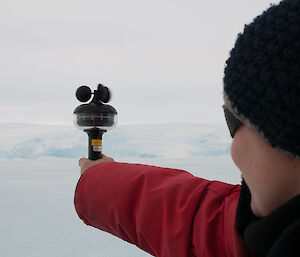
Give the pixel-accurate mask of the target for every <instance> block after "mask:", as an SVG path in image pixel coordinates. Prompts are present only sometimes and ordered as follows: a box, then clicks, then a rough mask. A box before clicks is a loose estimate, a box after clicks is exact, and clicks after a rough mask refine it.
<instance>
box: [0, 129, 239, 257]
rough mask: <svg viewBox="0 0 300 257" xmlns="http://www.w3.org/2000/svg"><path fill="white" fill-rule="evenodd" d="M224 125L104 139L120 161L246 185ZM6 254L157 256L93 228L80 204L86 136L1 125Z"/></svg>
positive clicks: (0, 251) (121, 132) (1, 251)
mask: <svg viewBox="0 0 300 257" xmlns="http://www.w3.org/2000/svg"><path fill="white" fill-rule="evenodd" d="M230 143H231V138H230V136H229V133H228V131H227V128H226V126H224V124H223V123H210V124H152V125H150V124H148V125H128V126H119V127H117V128H115V129H114V130H112V131H110V132H108V133H105V134H104V136H103V153H105V154H106V155H108V156H110V157H112V158H114V159H115V161H117V162H128V163H141V164H148V165H154V166H160V167H168V168H176V169H183V170H186V171H189V172H190V173H192V174H194V175H196V176H199V177H203V178H206V179H211V180H221V181H224V182H228V183H236V184H238V183H239V182H240V175H239V171H238V169H237V168H236V167H235V166H234V164H233V162H232V161H231V157H230ZM0 149H1V150H0V158H1V159H0V206H1V213H0V217H1V218H0V230H1V234H0V256H1V257H12V256H22V257H40V256H43V257H53V256H56V257H66V256H73V257H77V256H78V257H79V256H80V257H82V256H84V257H96V256H97V257H102V256H103V257H107V256H123V257H127V256H128V257H133V256H149V255H148V254H147V253H145V252H143V251H141V250H140V249H138V248H137V247H136V246H134V245H131V244H129V243H126V242H123V241H122V240H120V239H118V238H116V237H114V236H112V235H110V234H108V233H105V232H102V231H99V230H96V229H94V228H92V227H90V226H86V225H85V224H84V223H83V222H82V221H81V220H80V219H79V218H78V217H77V214H76V212H75V209H74V205H73V197H74V190H75V187H76V183H77V181H78V179H79V167H78V164H77V163H78V159H79V158H80V157H84V156H85V157H86V156H87V135H86V133H84V132H82V131H80V130H78V129H76V128H75V127H72V126H54V125H52V126H48V125H36V124H35V125H32V124H21V123H6V124H0Z"/></svg>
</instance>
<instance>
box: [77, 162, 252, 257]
mask: <svg viewBox="0 0 300 257" xmlns="http://www.w3.org/2000/svg"><path fill="white" fill-rule="evenodd" d="M238 191H239V188H238V186H233V185H229V184H225V183H222V182H217V181H208V180H205V179H201V178H197V177H195V176H193V175H192V174H190V173H188V172H186V171H183V170H177V169H169V168H161V167H155V166H149V165H142V164H128V163H118V162H106V163H100V164H98V165H95V166H93V167H91V168H90V169H88V170H87V171H86V172H85V173H84V174H83V175H82V176H81V178H80V180H79V181H78V184H77V187H76V190H75V199H74V203H75V208H76V211H77V214H78V216H79V217H80V218H81V219H82V220H83V221H84V222H85V223H86V224H87V225H90V226H93V227H95V228H98V229H100V230H103V231H106V232H109V233H111V234H113V235H115V236H117V237H119V238H121V239H123V240H125V241H127V242H130V243H132V244H135V245H136V246H138V247H139V248H141V249H142V250H144V251H146V252H148V253H150V254H152V255H154V256H158V257H187V256H205V257H209V256H222V257H225V256H239V257H241V256H242V255H236V254H239V253H235V250H234V248H236V247H243V246H240V244H242V242H236V241H237V240H238V238H237V235H236V234H233V231H232V230H233V226H234V219H235V215H234V214H235V207H236V203H237V199H238ZM225 219H226V220H225ZM234 244H237V245H234ZM215 245H218V247H215ZM218 254H221V255H218ZM243 256H248V255H243Z"/></svg>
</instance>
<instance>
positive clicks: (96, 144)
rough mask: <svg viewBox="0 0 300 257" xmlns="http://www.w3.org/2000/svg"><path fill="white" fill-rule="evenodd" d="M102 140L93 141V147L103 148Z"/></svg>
mask: <svg viewBox="0 0 300 257" xmlns="http://www.w3.org/2000/svg"><path fill="white" fill-rule="evenodd" d="M101 145H102V140H100V139H92V146H101Z"/></svg>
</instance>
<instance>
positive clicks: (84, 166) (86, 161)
mask: <svg viewBox="0 0 300 257" xmlns="http://www.w3.org/2000/svg"><path fill="white" fill-rule="evenodd" d="M114 161H115V160H114V159H113V158H110V157H108V156H106V155H105V154H102V158H101V159H99V160H95V161H91V160H89V159H87V158H81V159H80V160H79V161H78V164H79V166H80V174H81V175H82V174H83V173H84V172H85V171H86V170H87V169H88V168H90V167H92V166H94V165H96V164H99V163H102V162H114Z"/></svg>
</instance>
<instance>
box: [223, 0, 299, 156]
mask: <svg viewBox="0 0 300 257" xmlns="http://www.w3.org/2000/svg"><path fill="white" fill-rule="evenodd" d="M223 82H224V92H223V93H224V102H225V106H226V107H227V108H228V109H229V110H230V111H231V112H232V113H233V114H234V115H235V116H236V117H237V118H238V119H239V120H240V121H241V122H243V123H244V124H246V125H248V126H249V127H251V128H252V129H254V130H255V131H256V132H257V133H258V134H259V135H260V136H261V137H262V138H263V139H264V140H265V141H266V142H267V143H268V144H269V145H271V146H272V147H273V148H275V149H277V150H279V151H281V152H284V153H286V154H288V155H290V156H292V157H294V158H296V159H298V160H300V0H283V1H281V2H280V3H279V4H278V5H271V7H270V8H269V9H268V10H266V11H264V12H263V13H262V14H261V15H259V16H257V17H256V18H255V19H254V21H253V22H252V23H250V24H248V25H245V28H244V32H243V33H240V34H239V35H238V38H237V40H236V43H235V46H234V48H233V49H232V50H231V52H230V57H229V59H228V60H227V61H226V67H225V71H224V79H223Z"/></svg>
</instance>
